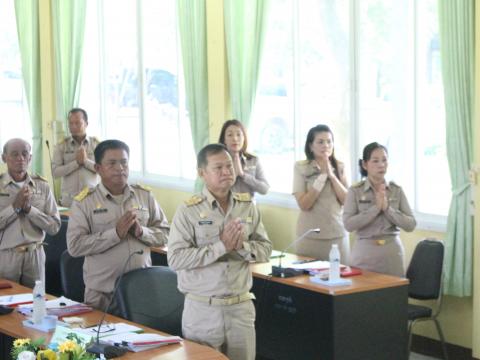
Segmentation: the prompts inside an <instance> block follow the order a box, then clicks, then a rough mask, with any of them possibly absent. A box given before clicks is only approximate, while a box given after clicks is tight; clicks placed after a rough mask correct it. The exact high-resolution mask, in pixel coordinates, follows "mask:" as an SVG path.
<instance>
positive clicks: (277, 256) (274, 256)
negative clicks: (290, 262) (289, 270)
mask: <svg viewBox="0 0 480 360" xmlns="http://www.w3.org/2000/svg"><path fill="white" fill-rule="evenodd" d="M281 257H285V254H278V255H272V256H270V259H278V258H281Z"/></svg>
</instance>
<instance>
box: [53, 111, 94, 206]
mask: <svg viewBox="0 0 480 360" xmlns="http://www.w3.org/2000/svg"><path fill="white" fill-rule="evenodd" d="M87 127H88V115H87V112H86V111H85V110H83V109H80V108H74V109H72V110H70V111H69V113H68V129H69V131H70V134H71V135H70V136H68V137H66V138H65V139H64V140H63V141H62V142H61V143H59V144H58V145H57V146H55V150H54V152H53V159H52V172H53V176H54V177H55V178H61V196H60V199H59V203H60V205H62V206H66V207H70V206H71V205H72V201H73V197H74V196H75V195H76V194H78V193H79V192H80V191H81V190H82V189H83V188H84V187H85V186H88V187H91V186H95V185H96V184H97V183H98V176H97V172H96V171H95V159H94V155H93V152H94V150H95V148H96V147H97V145H98V143H99V140H98V139H97V138H96V137H94V136H87Z"/></svg>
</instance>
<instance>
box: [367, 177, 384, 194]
mask: <svg viewBox="0 0 480 360" xmlns="http://www.w3.org/2000/svg"><path fill="white" fill-rule="evenodd" d="M389 184H390V182H389V181H388V180H387V179H385V187H386V188H387V189H388V188H390V185H389ZM368 189H372V190H374V187H373V185H372V183H371V182H370V180H369V179H368V177H367V178H366V179H365V184H364V185H363V191H367V190H368Z"/></svg>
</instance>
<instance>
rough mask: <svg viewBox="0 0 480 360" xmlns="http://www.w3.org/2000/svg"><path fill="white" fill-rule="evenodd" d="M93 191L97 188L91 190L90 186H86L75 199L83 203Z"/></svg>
mask: <svg viewBox="0 0 480 360" xmlns="http://www.w3.org/2000/svg"><path fill="white" fill-rule="evenodd" d="M93 189H95V188H89V187H88V186H85V187H84V188H83V190H82V191H80V192H79V193H78V194H77V195H75V197H74V199H75V200H77V201H82V200H83V199H85V198H86V197H87V195H88V194H90V193H92V192H93Z"/></svg>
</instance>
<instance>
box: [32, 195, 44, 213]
mask: <svg viewBox="0 0 480 360" xmlns="http://www.w3.org/2000/svg"><path fill="white" fill-rule="evenodd" d="M31 202H32V206H33V207H34V208H37V209H39V210H43V209H44V207H45V198H44V194H43V193H42V192H41V191H40V190H33V194H32V200H31Z"/></svg>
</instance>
